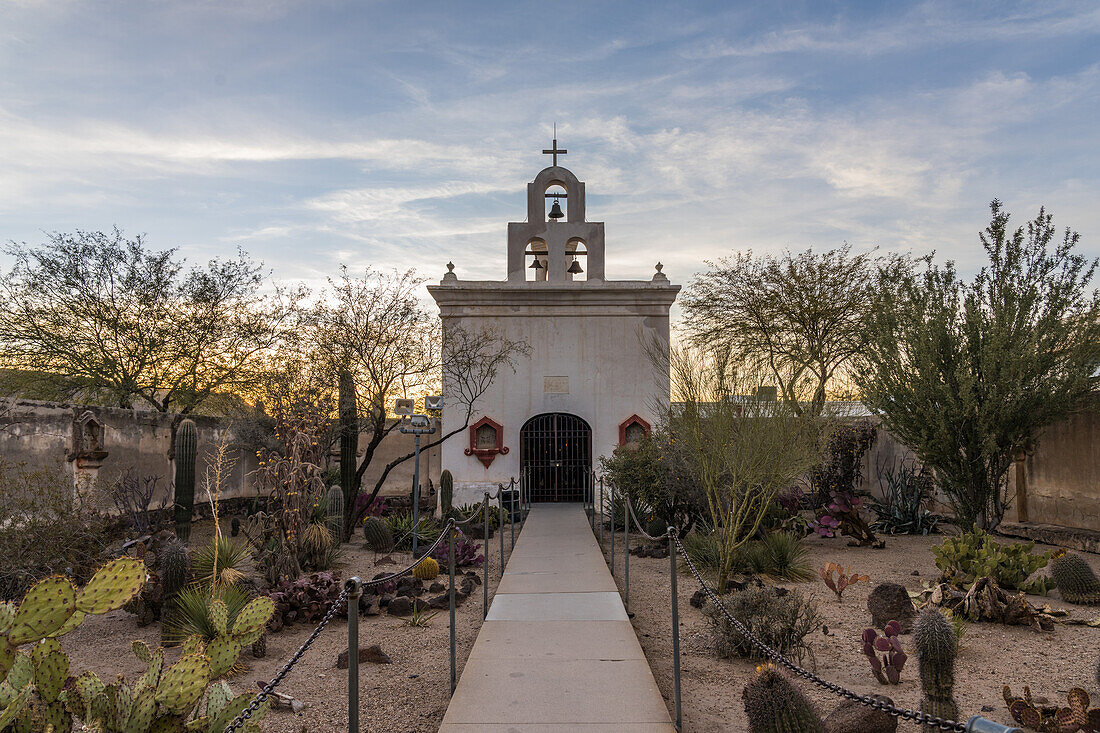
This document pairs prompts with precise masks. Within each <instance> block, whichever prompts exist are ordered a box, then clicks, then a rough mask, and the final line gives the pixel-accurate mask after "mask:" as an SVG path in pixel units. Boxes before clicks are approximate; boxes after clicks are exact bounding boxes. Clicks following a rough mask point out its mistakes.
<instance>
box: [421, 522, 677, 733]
mask: <svg viewBox="0 0 1100 733" xmlns="http://www.w3.org/2000/svg"><path fill="white" fill-rule="evenodd" d="M490 541H491V540H490ZM474 731H487V732H488V733H492V732H494V731H501V732H503V731H509V732H513V731H514V732H516V733H520V732H522V731H537V732H538V733H548V732H549V731H580V732H581V733H610V732H611V731H616V732H617V733H675V728H674V727H673V726H672V723H671V722H670V719H669V715H668V710H667V708H665V703H664V700H663V699H662V698H661V693H660V691H659V690H658V689H657V684H656V683H655V682H654V681H653V673H652V672H650V670H649V664H648V663H647V662H646V659H645V655H643V654H642V648H641V646H640V645H639V644H638V637H637V636H635V634H634V628H633V627H632V626H631V625H630V621H629V619H628V618H627V616H626V610H625V609H624V608H623V604H622V600H621V599H620V597H619V593H618V591H617V590H616V588H615V583H614V581H613V580H612V578H611V573H610V572H608V570H607V564H606V563H605V561H604V558H603V555H602V554H601V553H600V547H599V545H598V544H597V543H596V538H595V537H593V536H592V530H591V529H590V528H589V523H588V517H587V516H586V515H585V512H584V508H583V506H582V505H581V504H536V505H535V506H534V508H533V509H532V510H531V513H530V515H529V516H528V518H527V522H526V523H525V524H524V527H523V531H522V532H521V533H520V536H519V537H518V538H517V539H516V547H515V550H514V551H513V552H512V556H511V558H509V560H508V565H507V567H506V568H505V571H504V579H503V580H501V582H500V586H499V587H498V588H497V592H496V596H495V597H494V598H493V603H492V605H491V606H490V607H489V616H488V618H487V620H486V621H485V624H484V625H483V626H482V627H481V632H480V633H479V634H478V636H477V642H476V643H475V644H474V648H473V650H472V651H471V652H470V658H469V660H467V662H466V668H465V669H464V670H463V671H462V677H461V679H460V680H459V683H458V689H457V690H455V694H454V697H453V698H452V700H451V704H450V706H449V707H448V708H447V715H446V716H445V717H444V718H443V726H442V727H441V728H440V732H441V733H473V732H474Z"/></svg>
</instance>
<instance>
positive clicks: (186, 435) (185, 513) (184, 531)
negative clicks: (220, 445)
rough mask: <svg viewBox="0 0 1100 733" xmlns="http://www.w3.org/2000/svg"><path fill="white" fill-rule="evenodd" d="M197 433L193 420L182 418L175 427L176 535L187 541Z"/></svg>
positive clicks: (192, 498) (196, 454) (193, 487)
mask: <svg viewBox="0 0 1100 733" xmlns="http://www.w3.org/2000/svg"><path fill="white" fill-rule="evenodd" d="M198 442H199V433H198V429H197V428H196V427H195V422H194V421H193V420H184V421H183V422H181V423H180V424H179V427H178V428H176V537H179V538H180V541H182V542H187V540H188V539H190V537H191V514H192V513H193V512H194V510H195V461H196V459H197V458H198Z"/></svg>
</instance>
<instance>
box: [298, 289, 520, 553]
mask: <svg viewBox="0 0 1100 733" xmlns="http://www.w3.org/2000/svg"><path fill="white" fill-rule="evenodd" d="M423 282H424V279H423V278H421V277H419V276H417V275H416V274H415V273H414V272H412V271H408V272H404V273H401V272H392V273H385V272H378V271H374V270H367V271H366V272H365V273H364V274H363V275H361V276H355V275H351V274H349V273H348V272H347V270H346V269H345V270H344V271H342V272H341V275H340V277H339V278H335V279H331V280H330V281H329V288H328V289H327V290H326V291H325V293H324V295H323V297H322V298H321V299H320V300H319V301H318V303H317V304H316V306H315V307H314V309H313V311H312V312H311V314H310V316H309V337H308V338H307V339H305V340H306V341H307V342H308V343H311V344H313V345H315V347H316V350H315V352H314V353H315V354H316V358H317V359H318V360H323V361H325V362H326V365H325V367H324V370H325V371H326V372H327V373H331V374H333V375H339V374H341V373H344V374H350V375H351V377H352V382H353V383H354V384H353V385H352V384H349V383H347V382H346V381H345V384H344V391H345V405H347V402H346V401H347V400H348V399H350V396H349V395H348V394H347V393H348V391H349V387H351V386H353V387H354V396H355V400H356V405H357V408H356V411H357V417H358V422H359V428H360V430H361V431H362V432H363V433H364V434H365V435H364V442H365V445H363V447H362V451H363V452H362V455H361V456H360V457H359V458H358V465H357V466H356V468H355V473H354V476H353V483H352V487H351V491H350V493H349V494H348V495H347V497H346V499H347V501H346V512H347V523H346V528H345V529H346V530H347V531H348V532H349V533H350V532H351V530H352V528H353V527H354V526H355V524H356V523H357V522H358V521H359V520H360V519H361V518H362V515H363V514H364V513H365V512H366V509H367V507H368V506H369V505H370V503H371V502H372V501H374V499H375V497H377V496H378V492H379V491H381V489H382V486H383V485H384V484H385V482H386V479H387V478H388V477H389V475H390V473H391V472H392V471H393V470H394V469H395V468H396V467H397V466H399V465H401V464H402V463H404V462H406V461H409V460H411V459H412V458H413V453H412V452H411V451H410V452H409V453H406V454H403V455H399V456H397V457H396V458H394V459H393V460H391V461H389V462H387V463H386V465H385V466H382V467H381V469H380V470H379V472H378V474H377V478H376V479H375V480H374V485H373V486H370V487H364V486H363V476H364V474H365V473H366V471H367V469H368V468H369V467H370V466H371V465H372V464H373V462H374V460H375V456H376V455H377V452H378V447H379V446H380V445H381V444H382V441H383V440H384V439H385V438H386V436H387V435H389V434H390V433H392V432H394V431H395V430H396V429H397V427H398V422H397V420H395V419H394V416H393V415H392V414H391V413H390V411H389V409H388V408H389V406H390V405H391V404H392V401H393V400H394V399H395V398H397V397H408V396H410V395H412V396H415V395H421V394H425V393H428V391H429V390H434V389H439V388H440V386H442V389H443V393H444V395H446V400H447V404H448V410H456V411H457V412H458V414H461V415H463V416H464V418H465V419H464V420H463V422H462V424H460V425H457V426H456V427H455V428H454V429H452V430H450V431H448V432H447V433H437V434H436V435H434V436H432V438H431V439H429V440H426V441H425V442H424V443H422V444H421V450H428V449H429V448H432V447H433V446H436V445H439V444H440V443H442V442H443V441H444V440H447V439H448V438H450V437H452V436H453V435H456V434H458V433H460V432H462V431H464V430H465V429H466V428H467V427H468V426H469V424H470V421H471V418H472V417H473V416H474V415H475V414H476V412H477V403H478V400H480V398H481V397H482V395H484V394H485V392H486V391H487V390H488V389H489V387H490V386H491V385H492V383H493V381H494V379H495V378H496V375H497V374H498V373H499V371H500V370H501V369H504V368H510V369H514V362H515V360H516V358H518V357H519V356H520V355H522V354H525V353H526V352H527V351H528V347H527V345H526V344H524V343H521V342H518V341H512V340H510V339H507V338H505V337H503V336H502V335H500V334H499V333H497V332H495V331H493V330H483V331H477V332H474V331H468V330H465V329H458V328H455V329H448V330H447V331H446V332H444V331H443V329H442V328H441V327H440V324H439V319H438V318H437V316H436V315H435V314H434V313H432V312H430V311H429V310H428V309H427V308H425V307H424V305H423V303H422V302H421V300H420V293H419V291H420V286H421V285H422V284H423ZM337 379H338V377H334V380H333V381H334V382H335V381H336V380H337ZM344 379H345V380H346V379H347V377H344ZM334 386H335V385H334ZM361 494H365V496H364V498H363V499H360V495H361ZM349 536H350V534H349Z"/></svg>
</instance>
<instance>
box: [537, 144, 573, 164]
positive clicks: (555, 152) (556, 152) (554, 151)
mask: <svg viewBox="0 0 1100 733" xmlns="http://www.w3.org/2000/svg"><path fill="white" fill-rule="evenodd" d="M567 152H569V151H567V150H559V149H558V139H557V138H554V147H552V148H551V149H550V150H543V151H542V154H543V155H553V156H554V165H557V164H558V156H559V155H565V154H566V153H567Z"/></svg>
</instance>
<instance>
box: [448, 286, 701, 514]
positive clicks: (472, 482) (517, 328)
mask: <svg viewBox="0 0 1100 733" xmlns="http://www.w3.org/2000/svg"><path fill="white" fill-rule="evenodd" d="M679 289H680V288H679V286H675V285H671V284H670V283H669V282H668V281H667V279H665V278H664V277H663V276H659V277H658V278H655V280H654V281H638V282H604V281H589V282H577V283H560V284H554V283H547V282H540V283H535V282H512V283H508V282H484V281H479V282H471V281H460V280H457V279H456V278H454V277H453V276H452V277H451V278H444V280H443V282H441V283H440V285H437V286H431V287H429V291H430V292H431V294H432V296H433V297H434V298H435V299H436V301H437V302H438V303H439V306H440V316H441V318H442V320H443V327H444V333H445V334H446V333H447V332H448V331H449V330H450V329H452V328H455V327H461V328H464V329H467V330H468V331H479V330H481V329H485V328H490V329H493V330H495V331H496V332H497V333H499V334H500V335H502V336H504V337H506V338H508V339H512V340H517V341H523V342H525V343H527V344H529V346H530V349H531V351H530V354H529V355H528V356H525V357H521V358H520V359H518V360H517V363H516V372H515V373H514V374H513V373H512V372H511V370H509V369H503V370H502V372H501V373H500V374H499V375H498V377H497V379H496V381H495V382H494V384H493V385H492V388H491V389H490V390H489V392H488V393H487V394H486V395H485V396H484V397H482V399H481V400H480V401H479V402H478V413H479V414H478V417H481V416H487V417H489V418H491V419H493V420H495V421H496V422H498V423H500V424H501V425H502V426H503V428H504V445H505V446H506V447H507V448H509V452H508V453H507V454H502V455H498V456H496V458H495V459H494V461H493V463H492V464H491V465H490V466H489V467H488V468H486V467H484V466H483V465H482V463H481V462H480V461H479V460H478V458H477V457H476V456H466V455H465V454H464V450H465V449H466V448H467V447H468V446H469V439H468V437H467V436H466V435H463V436H461V437H460V436H456V437H455V438H454V439H452V440H449V441H447V442H446V443H444V444H443V447H442V456H441V467H442V468H444V469H449V470H450V471H451V473H452V474H453V475H454V479H455V497H454V502H455V503H456V505H461V504H464V503H473V502H476V501H479V500H480V499H481V496H482V492H483V491H484V490H485V489H486V488H491V489H495V487H496V485H497V483H507V482H508V480H509V479H510V478H511V477H513V476H514V477H516V478H517V479H518V478H519V476H520V444H519V437H520V428H521V427H522V426H523V424H524V422H526V421H527V420H528V419H529V418H531V417H533V416H535V415H539V414H542V413H548V412H564V413H570V414H573V415H577V416H579V417H581V418H582V419H584V420H585V421H586V422H587V423H588V424H589V425H590V426H591V428H592V458H593V465H594V467H598V459H599V457H600V456H601V455H610V453H611V452H612V451H613V450H614V449H615V447H616V446H617V445H618V440H619V425H620V423H622V422H623V421H624V420H626V419H627V418H629V417H630V416H631V415H633V414H637V415H639V416H641V417H642V418H643V419H645V420H647V421H648V422H650V423H653V422H655V420H654V414H653V413H654V407H655V406H656V405H660V404H665V405H667V403H668V375H667V373H662V371H661V370H660V369H657V368H655V367H654V365H653V364H652V362H651V360H650V359H649V358H648V357H647V355H646V353H645V352H646V344H647V343H652V342H653V341H654V340H655V339H656V340H657V341H658V342H659V343H662V344H664V348H666V349H667V345H668V339H669V315H668V313H669V307H670V306H671V305H672V302H673V301H674V300H675V298H676V294H677V292H678V291H679ZM444 348H445V349H446V339H445V346H444ZM444 358H446V353H444ZM547 377H564V378H567V380H568V393H554V392H548V391H547V390H546V389H545V388H546V386H547V385H546V378H547ZM552 381H553V382H556V383H557V384H555V385H551V386H552V387H559V388H560V386H561V382H562V380H560V379H559V380H552ZM446 393H447V389H446V385H444V394H445V395H446ZM445 404H446V403H445ZM463 417H464V414H462V413H461V411H460V409H457V406H455V405H450V406H445V408H444V412H443V423H444V428H443V429H444V431H445V432H448V431H450V430H453V429H454V428H456V427H458V426H460V425H461V424H462V419H463ZM476 419H477V418H475V420H476Z"/></svg>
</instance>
